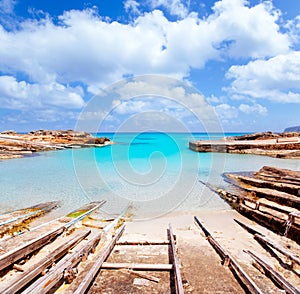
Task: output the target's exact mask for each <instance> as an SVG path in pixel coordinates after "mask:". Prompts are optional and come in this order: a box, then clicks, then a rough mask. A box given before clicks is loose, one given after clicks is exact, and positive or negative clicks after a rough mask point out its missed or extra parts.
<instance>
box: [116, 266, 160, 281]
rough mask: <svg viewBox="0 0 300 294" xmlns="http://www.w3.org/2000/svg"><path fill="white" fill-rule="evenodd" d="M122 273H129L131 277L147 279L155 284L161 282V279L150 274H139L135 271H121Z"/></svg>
mask: <svg viewBox="0 0 300 294" xmlns="http://www.w3.org/2000/svg"><path fill="white" fill-rule="evenodd" d="M120 271H122V272H125V273H129V274H131V275H135V276H137V277H139V278H143V279H147V280H149V281H152V282H155V283H159V281H160V278H157V277H154V276H151V275H148V274H144V273H141V272H137V271H134V270H131V269H120Z"/></svg>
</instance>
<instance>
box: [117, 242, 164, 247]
mask: <svg viewBox="0 0 300 294" xmlns="http://www.w3.org/2000/svg"><path fill="white" fill-rule="evenodd" d="M117 245H141V246H144V245H146V246H147V245H170V241H122V242H117V243H116V246H117Z"/></svg>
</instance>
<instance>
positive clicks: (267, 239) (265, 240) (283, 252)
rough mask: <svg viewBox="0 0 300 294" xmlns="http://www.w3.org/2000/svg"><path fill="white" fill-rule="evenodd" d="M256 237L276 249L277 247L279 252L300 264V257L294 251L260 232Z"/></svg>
mask: <svg viewBox="0 0 300 294" xmlns="http://www.w3.org/2000/svg"><path fill="white" fill-rule="evenodd" d="M254 238H255V239H256V240H258V241H260V242H263V243H264V244H267V245H268V246H270V247H273V248H274V249H276V250H277V251H278V252H280V253H282V254H283V255H284V256H286V257H288V258H289V259H290V260H291V261H292V262H295V263H297V264H299V265H300V258H299V257H297V256H296V255H295V254H294V253H293V252H291V251H290V250H288V249H286V248H284V247H282V246H280V245H279V244H276V243H275V242H274V241H272V240H271V239H269V238H267V237H265V236H261V235H258V234H255V235H254Z"/></svg>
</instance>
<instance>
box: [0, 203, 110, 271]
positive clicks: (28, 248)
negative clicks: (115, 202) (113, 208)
mask: <svg viewBox="0 0 300 294" xmlns="http://www.w3.org/2000/svg"><path fill="white" fill-rule="evenodd" d="M104 203H105V201H102V202H100V203H99V204H97V205H95V206H94V207H93V208H92V209H90V210H89V211H87V212H85V213H84V214H82V215H80V216H78V217H76V218H74V219H73V220H71V221H69V222H67V223H66V224H64V225H62V226H60V227H59V228H56V229H53V230H51V231H50V232H49V231H48V232H46V233H44V234H42V235H41V236H39V237H37V238H35V239H33V240H30V241H28V242H26V243H24V244H22V245H20V246H18V247H15V248H13V249H12V250H10V251H8V252H6V253H5V254H3V255H1V256H0V270H2V269H4V268H6V267H8V266H10V265H11V264H13V263H15V262H16V261H17V260H19V259H21V258H24V257H25V256H27V255H29V254H31V253H32V252H34V251H36V250H38V249H40V248H41V247H43V246H44V245H45V244H47V243H48V242H50V241H51V240H53V239H54V238H56V237H57V236H59V235H60V234H61V233H63V232H64V231H65V230H67V229H68V228H70V227H71V226H73V225H74V224H75V223H77V222H78V221H80V220H82V219H83V218H84V217H86V216H87V215H89V214H91V213H92V212H93V211H95V210H96V209H98V208H99V207H100V206H102V205H103V204H104ZM79 210H80V209H79Z"/></svg>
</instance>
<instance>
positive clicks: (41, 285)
mask: <svg viewBox="0 0 300 294" xmlns="http://www.w3.org/2000/svg"><path fill="white" fill-rule="evenodd" d="M102 234H103V232H102V231H101V232H99V233H96V234H94V235H89V236H88V240H84V241H82V242H80V243H79V244H78V245H77V246H76V247H75V248H74V249H73V251H72V253H70V254H68V255H66V256H65V257H63V258H62V259H61V260H60V261H59V262H58V263H57V264H56V265H55V267H52V268H51V269H50V270H49V271H48V272H47V273H46V274H45V275H44V276H43V277H41V278H39V279H38V280H36V281H35V282H34V283H33V284H31V285H30V286H29V287H28V288H27V289H26V290H25V291H24V292H22V293H23V294H32V293H35V294H36V293H47V292H48V291H49V290H50V289H51V288H52V287H54V286H55V285H56V284H57V283H58V282H59V281H60V280H61V279H62V278H63V277H64V274H65V273H68V272H70V271H71V270H72V269H73V268H74V267H75V266H76V265H77V264H78V263H79V262H80V261H82V260H83V258H84V257H85V256H87V255H88V253H89V252H90V251H91V250H92V249H93V248H95V247H96V246H97V244H98V243H99V241H100V239H101V237H102Z"/></svg>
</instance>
